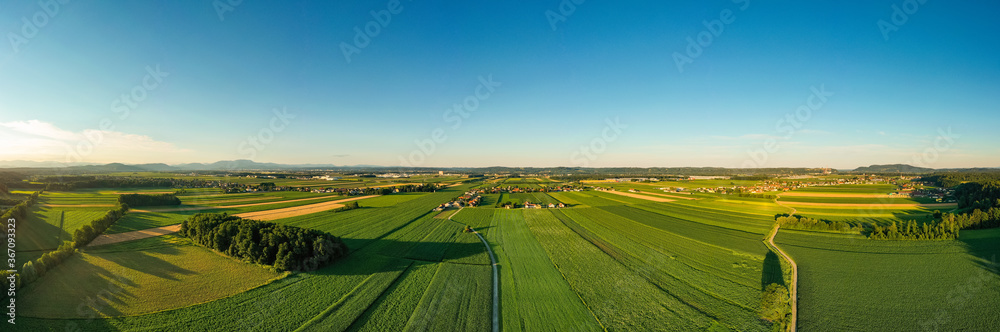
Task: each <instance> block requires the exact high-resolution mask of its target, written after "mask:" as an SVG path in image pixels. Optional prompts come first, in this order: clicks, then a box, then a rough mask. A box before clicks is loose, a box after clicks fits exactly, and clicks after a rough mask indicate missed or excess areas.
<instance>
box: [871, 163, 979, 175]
mask: <svg viewBox="0 0 1000 332" xmlns="http://www.w3.org/2000/svg"><path fill="white" fill-rule="evenodd" d="M997 169H998V167H976V168H937V169H935V168H927V167H917V166H911V165H905V164H891V165H871V166H862V167H858V168H855V169H854V170H853V171H852V172H854V173H909V174H920V173H931V172H970V171H987V170H997Z"/></svg>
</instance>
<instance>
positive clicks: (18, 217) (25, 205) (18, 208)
mask: <svg viewBox="0 0 1000 332" xmlns="http://www.w3.org/2000/svg"><path fill="white" fill-rule="evenodd" d="M40 193H41V192H40V191H38V192H34V193H32V194H31V195H29V196H28V198H26V199H25V200H24V201H21V202H20V203H17V204H16V205H14V206H13V207H11V208H10V209H7V210H5V211H4V213H3V215H0V221H2V222H0V225H2V226H0V229H3V230H4V232H5V233H6V231H7V220H8V219H11V218H13V219H14V225H15V227H16V226H19V225H20V224H21V221H22V220H24V219H25V218H28V210H30V209H31V206H32V205H35V202H36V201H38V195H39V194H40Z"/></svg>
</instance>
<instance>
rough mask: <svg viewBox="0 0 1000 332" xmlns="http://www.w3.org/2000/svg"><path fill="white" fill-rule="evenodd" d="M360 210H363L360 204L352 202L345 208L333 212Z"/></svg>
mask: <svg viewBox="0 0 1000 332" xmlns="http://www.w3.org/2000/svg"><path fill="white" fill-rule="evenodd" d="M360 208H361V205H359V204H358V201H351V202H347V204H344V206H341V207H339V208H336V209H333V212H343V211H350V210H354V209H360Z"/></svg>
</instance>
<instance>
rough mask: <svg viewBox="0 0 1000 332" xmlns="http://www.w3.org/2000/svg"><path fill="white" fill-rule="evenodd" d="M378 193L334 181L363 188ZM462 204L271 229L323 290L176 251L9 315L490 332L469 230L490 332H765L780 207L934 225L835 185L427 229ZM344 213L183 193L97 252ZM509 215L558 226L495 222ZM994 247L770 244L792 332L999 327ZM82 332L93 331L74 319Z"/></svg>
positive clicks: (95, 265) (75, 269) (487, 201)
mask: <svg viewBox="0 0 1000 332" xmlns="http://www.w3.org/2000/svg"><path fill="white" fill-rule="evenodd" d="M425 179H435V180H436V181H457V180H459V179H458V178H447V177H440V178H433V177H426V178H425ZM255 180H257V181H259V180H261V179H255ZM399 180H400V181H407V182H413V181H414V180H413V179H399ZM247 181H249V180H247ZM282 181H283V183H301V184H302V185H306V184H312V183H313V181H311V180H296V181H297V182H296V181H290V180H282ZM376 181H378V180H372V179H371V178H350V179H349V178H345V179H342V180H341V182H344V183H347V182H361V183H366V184H370V185H373V186H374V185H377V183H379V182H376ZM381 181H385V180H381ZM418 182H419V181H418ZM746 182H749V183H754V182H755V181H746ZM731 183H740V184H744V182H742V181H729V180H693V181H679V182H662V183H657V184H648V183H626V184H605V186H607V185H612V186H615V187H616V188H629V187H634V188H639V189H640V190H643V191H649V192H656V191H655V187H653V186H673V187H677V186H679V185H678V184H684V185H689V186H693V187H708V186H713V185H720V186H730V185H731ZM383 184H384V183H383ZM550 184H551V182H547V181H544V180H540V179H535V178H533V177H527V178H507V179H502V180H501V182H500V185H503V186H507V185H511V186H520V187H522V188H524V187H527V186H543V185H550ZM488 185H491V184H488ZM474 186H477V184H464V185H460V186H456V187H450V188H447V189H444V190H439V191H438V192H434V193H399V194H391V195H385V196H378V197H372V198H367V199H364V200H361V201H360V202H359V203H360V205H361V208H359V209H353V210H349V211H342V212H336V213H334V212H329V211H322V212H315V211H309V212H312V213H306V214H300V215H288V216H285V217H283V218H277V219H275V220H274V221H273V222H276V223H279V224H286V225H293V226H297V227H303V228H310V229H317V230H321V231H324V232H329V233H331V234H333V235H335V236H338V237H341V238H342V239H343V241H344V243H345V244H347V245H348V247H349V248H350V254H349V255H348V256H347V257H345V258H343V259H341V260H339V261H337V262H335V263H333V264H331V265H329V266H327V267H324V268H322V269H320V270H318V271H313V272H308V273H293V274H289V275H287V276H284V277H280V276H282V274H278V273H275V272H271V271H270V270H268V269H266V268H263V267H259V266H255V265H249V264H244V263H241V262H238V261H234V260H232V259H230V258H227V257H224V256H221V255H219V254H216V253H214V252H212V251H210V250H207V249H204V248H202V247H199V246H194V245H192V244H190V242H189V241H188V240H186V239H183V238H179V237H176V236H164V237H158V238H151V239H144V240H137V241H132V242H122V243H117V244H113V245H106V246H101V247H94V248H85V249H83V250H81V252H80V253H79V254H77V255H75V256H73V257H72V258H70V260H69V261H67V262H66V263H64V264H63V265H61V266H59V267H58V268H56V269H55V270H54V271H51V272H50V274H48V275H47V276H46V277H44V278H43V279H42V280H40V281H38V282H37V283H35V284H33V285H31V286H30V288H27V289H25V290H24V292H26V293H28V294H32V295H31V300H29V301H25V302H24V303H23V304H22V305H23V307H20V306H19V310H21V311H19V312H20V313H22V314H23V315H24V316H21V317H20V318H22V319H23V321H24V322H25V324H31V326H33V327H34V326H38V330H65V329H67V328H69V329H70V330H72V329H73V327H79V328H80V329H81V330H84V331H88V330H169V329H176V328H177V327H179V326H183V327H184V329H188V330H195V331H198V330H219V329H221V330H310V331H345V330H349V331H386V330H391V331H400V330H403V331H427V330H433V331H486V330H490V329H491V326H492V322H491V316H492V314H493V312H492V296H493V294H492V289H493V288H492V283H493V281H492V270H491V269H492V267H493V266H492V265H491V264H490V260H489V258H488V255H487V252H486V249H485V247H484V246H483V243H482V242H481V241H480V240H479V238H478V237H476V236H475V234H473V233H466V232H464V231H463V229H464V227H465V226H466V225H468V226H471V227H474V228H475V229H476V230H478V231H479V232H480V233H481V234H482V235H483V236H484V238H485V239H486V241H487V242H488V243H489V245H490V246H491V248H492V250H493V251H494V253H495V255H496V258H497V260H498V264H497V268H498V271H499V280H498V282H499V294H498V296H499V303H500V306H499V312H498V313H499V318H500V326H501V327H502V328H503V330H510V331H539V330H542V331H547V330H552V331H577V330H579V331H600V330H610V331H630V330H683V331H689V330H713V331H724V330H737V331H763V330H770V329H771V328H772V326H771V324H770V323H769V322H767V321H764V320H761V319H760V318H759V314H758V310H759V309H760V306H761V304H760V297H761V294H762V290H763V288H764V287H765V286H766V285H768V284H770V283H779V284H788V277H789V276H788V271H786V270H785V268H787V267H783V266H782V263H781V262H780V261H779V260H778V259H777V256H776V255H774V254H773V253H772V252H771V251H770V250H769V249H768V248H767V247H766V246H765V245H764V243H763V242H762V239H763V238H764V237H765V234H766V233H768V231H769V230H770V229H771V228H772V226H773V225H774V216H775V215H776V214H779V213H789V212H791V211H792V208H791V207H788V206H783V205H781V204H778V203H782V204H784V203H785V202H802V203H816V202H820V203H829V204H831V205H833V206H816V205H801V206H799V205H795V208H796V214H799V215H804V216H809V217H814V218H822V219H827V220H837V221H849V222H852V223H862V222H868V223H872V222H874V223H879V224H885V223H889V222H891V221H893V220H907V219H917V220H918V221H921V220H926V218H927V217H928V216H929V215H930V214H931V213H932V212H933V211H934V210H935V209H938V208H936V207H919V206H914V205H912V204H914V202H916V201H908V202H907V203H908V204H911V205H903V204H897V205H895V206H893V205H885V204H875V205H871V204H867V203H866V202H871V201H873V200H875V201H884V200H890V199H889V198H883V197H877V196H870V195H882V194H884V193H887V192H892V191H893V190H895V186H891V185H849V186H830V187H810V188H804V191H802V192H804V193H807V194H806V195H800V196H794V195H793V196H790V197H782V198H781V199H779V200H778V203H776V202H775V201H774V200H771V199H762V198H745V197H735V196H733V195H717V194H700V193H699V194H671V195H676V196H680V195H684V196H685V197H690V198H694V199H679V198H677V199H675V198H670V197H665V196H664V197H663V198H667V199H671V200H672V201H669V202H657V201H651V200H649V199H645V198H643V197H632V196H624V195H618V194H615V193H608V192H601V191H593V190H588V191H582V192H553V193H513V194H502V195H501V194H489V195H485V196H484V203H483V204H482V206H481V207H477V208H465V209H461V210H450V211H446V212H447V213H438V212H433V211H431V210H432V209H433V208H434V207H436V206H438V205H439V204H441V203H444V202H447V201H449V200H451V199H453V198H455V197H457V196H458V195H461V193H463V192H465V191H466V190H468V189H469V188H472V187H474ZM123 190H124V189H123ZM142 190H147V191H149V192H155V191H156V190H157V189H155V188H154V189H142ZM159 190H163V189H159ZM619 190H625V189H619ZM137 191H140V190H137ZM115 192H120V191H119V190H118V189H110V190H109V189H93V190H85V191H75V192H58V193H47V194H45V195H43V200H44V202H49V203H48V204H53V205H57V206H41V205H39V206H36V207H35V208H33V214H32V217H31V218H32V220H31V221H32V225H33V226H38V227H31V228H32V229H31V230H29V228H24V231H25V232H36V234H34V235H31V233H22V234H29V235H30V238H32V239H34V240H29V241H25V242H23V243H25V245H34V246H36V247H42V246H54V245H58V243H59V242H58V241H59V239H60V238H62V237H65V236H67V234H71V231H66V230H68V229H75V228H76V227H79V226H81V225H82V224H83V223H84V222H89V221H90V219H92V218H91V217H94V218H96V217H99V216H101V215H103V213H104V212H106V210H108V209H110V208H109V207H83V206H82V205H98V204H109V205H110V204H114V202H115V198H116V197H117V196H116V195H115V194H113V193H115ZM796 192H798V190H796ZM809 193H814V194H812V195H810V194H809ZM831 193H834V194H838V195H839V196H838V195H830V194H831ZM638 195H641V196H644V197H654V196H652V195H649V194H644V193H639V194H638ZM658 197H659V196H658ZM344 198H349V197H345V196H336V195H323V194H314V193H301V192H266V193H242V194H226V195H221V194H218V193H217V192H213V191H211V190H199V191H191V192H188V193H186V194H184V195H183V196H182V201H183V202H184V204H185V205H183V206H182V207H183V209H178V210H173V211H166V210H164V211H157V210H154V209H149V210H150V211H151V212H135V211H133V212H130V213H129V214H127V215H126V216H125V217H124V218H122V219H121V220H119V222H118V223H117V224H116V225H114V226H113V227H112V228H111V229H110V230H109V231H108V233H118V232H125V231H131V230H137V229H146V228H151V227H158V226H164V225H172V224H177V223H180V222H181V221H183V220H184V219H186V218H189V217H190V216H191V215H193V214H196V213H199V212H226V213H230V214H239V213H269V212H268V211H271V212H274V211H281V209H286V208H287V209H292V210H300V209H303V208H307V207H309V206H311V205H313V204H317V203H329V202H334V201H336V200H339V199H344ZM786 198H787V199H788V200H787V201H786ZM506 200H511V201H517V202H519V203H523V202H524V201H529V202H540V203H546V204H547V203H560V202H561V203H565V204H568V205H570V207H568V208H564V209H537V210H535V209H531V210H525V209H510V210H508V209H497V208H493V206H494V204H495V202H503V201H506ZM891 200H893V201H895V200H909V199H907V198H893V199H891ZM40 201H42V200H40ZM260 203H264V204H260ZM329 204H335V203H329ZM850 204H864V205H865V206H861V207H859V206H851V205H850ZM58 205H78V206H76V207H66V206H58ZM789 206H792V205H789ZM205 207H209V208H212V209H207V210H206V209H203V208H205ZM187 208H191V209H187ZM941 210H943V211H947V210H949V209H948V208H941ZM997 239H1000V230H983V231H962V233H961V239H960V240H958V241H874V240H868V239H866V238H864V237H862V236H860V235H846V234H830V233H815V232H805V231H789V230H785V229H782V230H781V231H780V232H779V233H778V235H777V237H776V239H775V242H776V243H777V245H778V246H779V247H781V248H782V249H783V250H784V251H787V252H788V253H789V254H790V255H791V256H792V258H793V259H795V260H796V262H797V264H798V266H799V274H800V277H799V285H800V287H799V289H798V292H799V311H798V312H799V321H798V322H799V324H798V326H799V328H800V330H803V331H811V330H819V331H845V330H913V329H924V328H925V327H926V328H927V329H939V330H963V329H964V330H989V329H991V328H993V327H995V326H997V325H1000V318H997V317H1000V315H998V314H1000V305H997V303H998V302H996V301H994V299H996V298H998V295H1000V274H998V272H997V269H996V265H995V263H994V262H995V257H996V256H997V254H1000V241H997ZM26 254H28V255H29V257H30V253H26ZM19 255H21V254H20V253H19ZM233 275H239V276H240V277H239V278H233ZM66 294H68V296H67V295H66ZM99 294H100V295H99ZM159 294H168V295H167V296H160V295H159ZM88 297H89V298H91V299H94V298H106V299H108V302H109V305H107V306H103V307H102V306H95V305H93V304H92V303H91V302H85V303H88V304H86V305H84V308H90V309H87V310H85V311H83V314H80V312H79V311H78V310H77V309H78V308H77V306H79V305H80V303H81V302H82V301H86V300H87V298H88ZM26 298H27V297H26ZM19 303H20V302H19ZM93 309H98V310H96V311H95V310H93ZM91 315H93V316H95V317H96V318H94V319H88V318H90V316H91ZM99 317H106V318H99Z"/></svg>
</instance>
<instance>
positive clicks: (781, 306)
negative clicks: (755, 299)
mask: <svg viewBox="0 0 1000 332" xmlns="http://www.w3.org/2000/svg"><path fill="white" fill-rule="evenodd" d="M791 299H792V297H791V296H790V295H789V293H788V288H786V287H785V286H783V285H780V284H770V285H767V287H766V288H764V292H763V293H761V298H760V317H761V318H763V319H765V320H767V321H769V322H771V323H772V324H773V325H772V326H773V327H775V328H773V329H772V330H777V331H785V329H786V327H787V326H788V324H789V323H790V322H791V321H792V304H791Z"/></svg>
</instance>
